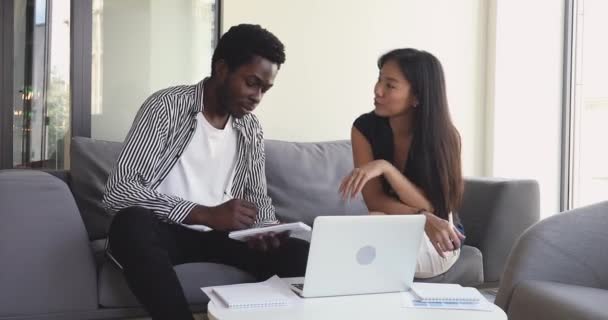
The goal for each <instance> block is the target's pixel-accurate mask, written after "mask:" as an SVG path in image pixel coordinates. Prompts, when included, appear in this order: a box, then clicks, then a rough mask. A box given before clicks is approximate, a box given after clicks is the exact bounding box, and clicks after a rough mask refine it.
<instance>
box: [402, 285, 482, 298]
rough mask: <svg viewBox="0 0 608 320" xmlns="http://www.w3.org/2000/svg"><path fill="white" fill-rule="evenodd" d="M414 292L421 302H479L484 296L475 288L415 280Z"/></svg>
mask: <svg viewBox="0 0 608 320" xmlns="http://www.w3.org/2000/svg"><path fill="white" fill-rule="evenodd" d="M412 293H414V295H415V296H416V298H417V300H418V301H420V302H460V303H479V301H481V299H482V298H483V296H482V295H481V293H480V292H479V291H478V290H477V289H475V288H470V287H462V286H460V285H459V284H447V283H422V282H415V283H414V284H412Z"/></svg>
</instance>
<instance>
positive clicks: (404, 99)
mask: <svg viewBox="0 0 608 320" xmlns="http://www.w3.org/2000/svg"><path fill="white" fill-rule="evenodd" d="M417 103H418V102H417V100H416V97H414V95H413V93H412V91H411V86H410V82H409V81H408V80H407V79H406V78H405V76H404V75H403V73H402V72H401V69H400V68H399V65H398V64H397V62H396V61H394V60H389V61H387V62H385V63H384V65H383V66H382V68H381V69H380V75H379V76H378V82H376V86H375V87H374V106H376V109H375V110H374V112H375V113H376V114H377V115H379V116H381V117H393V116H398V115H402V114H404V113H406V112H407V111H409V110H410V109H411V108H413V106H414V105H415V104H417Z"/></svg>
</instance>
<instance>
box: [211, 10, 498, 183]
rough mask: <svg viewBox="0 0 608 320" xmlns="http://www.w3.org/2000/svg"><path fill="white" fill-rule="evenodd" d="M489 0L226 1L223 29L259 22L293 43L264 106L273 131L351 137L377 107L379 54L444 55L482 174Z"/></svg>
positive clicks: (456, 108) (471, 154)
mask: <svg viewBox="0 0 608 320" xmlns="http://www.w3.org/2000/svg"><path fill="white" fill-rule="evenodd" d="M486 17H487V7H486V2H485V1H484V0H461V1H450V0H433V1H417V0H378V1H352V0H332V1H327V0H308V1H285V0H255V1H251V0H224V1H223V19H222V22H223V25H222V30H223V31H227V30H228V29H229V27H230V26H232V25H236V24H239V23H258V24H261V25H262V26H263V27H265V28H267V29H268V30H270V31H271V32H273V33H274V34H275V35H276V36H277V37H279V39H281V41H282V42H283V43H284V44H285V46H286V52H287V62H286V64H285V65H283V67H282V68H281V70H280V72H279V75H278V76H277V79H276V83H275V87H274V88H273V89H272V90H270V91H269V92H268V93H267V95H266V96H265V98H264V100H263V101H262V103H261V105H260V107H259V108H258V110H256V114H257V115H258V116H259V118H260V119H261V121H262V124H263V126H264V130H265V134H266V138H269V139H282V140H290V141H324V140H334V139H348V138H349V137H350V128H351V125H352V122H353V121H354V119H355V118H356V117H357V116H358V115H360V114H362V113H365V112H368V111H371V110H372V109H373V104H372V99H373V85H374V83H375V80H376V78H377V77H378V69H377V66H376V61H377V59H378V57H379V56H380V55H381V54H382V53H384V52H386V51H388V50H390V49H394V48H398V47H414V48H418V49H423V50H427V51H429V52H431V53H433V54H435V55H436V56H437V57H438V58H439V60H441V62H442V63H443V66H444V70H445V73H446V79H447V88H448V99H449V103H450V108H451V112H452V116H453V119H454V122H455V124H456V126H457V127H458V129H459V130H460V133H461V135H462V139H463V164H464V173H465V174H466V175H481V174H483V170H484V163H483V162H484V155H485V152H486V151H485V149H484V147H485V146H486V142H485V140H484V133H483V129H484V121H485V117H486V116H485V108H484V104H485V90H486V88H485V77H486V70H485V68H486V53H485V50H486V36H487V35H486V30H487V20H486Z"/></svg>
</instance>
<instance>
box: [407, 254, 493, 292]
mask: <svg viewBox="0 0 608 320" xmlns="http://www.w3.org/2000/svg"><path fill="white" fill-rule="evenodd" d="M482 259H483V258H482V255H481V251H479V249H477V248H475V247H471V246H466V245H465V246H462V249H461V250H460V257H459V258H458V260H457V261H456V263H455V264H454V265H453V266H452V267H451V268H450V270H448V272H446V273H444V274H441V275H438V276H436V277H433V278H427V279H416V281H420V282H437V283H458V284H460V285H463V286H478V285H480V284H482V283H483V281H484V278H483V263H482Z"/></svg>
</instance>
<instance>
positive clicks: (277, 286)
mask: <svg viewBox="0 0 608 320" xmlns="http://www.w3.org/2000/svg"><path fill="white" fill-rule="evenodd" d="M201 290H203V292H204V293H205V294H206V295H207V296H208V297H209V299H210V300H211V301H212V302H213V303H215V304H217V305H218V306H221V307H224V308H230V309H252V308H273V307H283V306H290V305H293V304H296V303H298V302H299V300H300V299H299V298H298V296H297V295H296V294H295V293H293V291H291V289H290V288H289V286H288V285H287V284H286V283H285V282H284V281H283V280H281V279H280V278H279V277H277V276H273V277H271V278H270V279H268V280H266V281H264V282H258V283H243V284H233V285H225V286H214V287H205V288H201Z"/></svg>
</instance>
